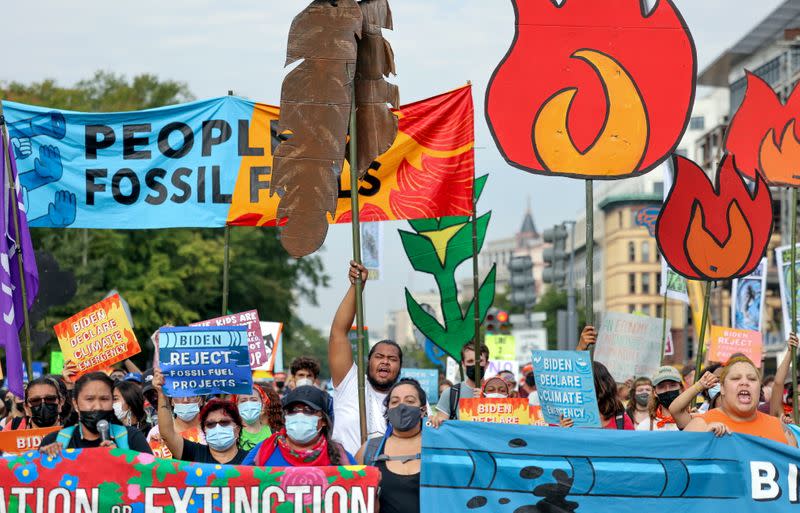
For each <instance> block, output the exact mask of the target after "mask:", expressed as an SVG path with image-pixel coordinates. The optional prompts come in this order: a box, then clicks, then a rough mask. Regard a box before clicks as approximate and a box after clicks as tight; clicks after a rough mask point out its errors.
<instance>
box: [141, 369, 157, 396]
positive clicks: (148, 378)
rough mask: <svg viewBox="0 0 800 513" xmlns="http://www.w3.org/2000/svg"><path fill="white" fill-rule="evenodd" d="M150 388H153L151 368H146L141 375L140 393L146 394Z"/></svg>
mask: <svg viewBox="0 0 800 513" xmlns="http://www.w3.org/2000/svg"><path fill="white" fill-rule="evenodd" d="M151 390H155V387H154V386H153V369H147V370H146V371H144V374H143V375H142V393H143V394H146V393H147V392H149V391H151Z"/></svg>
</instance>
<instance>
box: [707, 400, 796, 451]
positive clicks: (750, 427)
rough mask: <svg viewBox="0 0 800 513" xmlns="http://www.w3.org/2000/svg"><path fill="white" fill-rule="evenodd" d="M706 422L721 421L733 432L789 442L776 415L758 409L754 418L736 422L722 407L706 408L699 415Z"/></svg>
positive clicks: (783, 442)
mask: <svg viewBox="0 0 800 513" xmlns="http://www.w3.org/2000/svg"><path fill="white" fill-rule="evenodd" d="M701 418H702V419H703V420H704V421H705V422H706V424H711V423H712V422H721V423H722V424H725V425H726V426H728V428H730V430H731V431H732V432H734V433H742V434H744V435H753V436H760V437H761V438H769V439H770V440H774V441H776V442H779V443H782V444H785V443H789V441H788V440H787V439H786V434H785V433H784V431H783V425H782V424H781V421H780V420H779V419H778V418H777V417H772V416H771V415H767V414H765V413H761V412H760V411H756V418H755V419H753V420H751V421H748V422H738V421H736V420H733V419H732V418H730V417H729V416H728V415H727V414H726V413H725V412H724V411H722V408H714V409H713V410H708V412H706V413H705V414H704V415H703V416H702V417H701Z"/></svg>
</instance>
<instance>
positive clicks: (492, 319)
mask: <svg viewBox="0 0 800 513" xmlns="http://www.w3.org/2000/svg"><path fill="white" fill-rule="evenodd" d="M484 323H485V324H484V326H486V334H487V335H496V334H497V329H498V328H499V326H498V324H497V308H492V309H490V310H489V312H488V313H487V314H486V320H485V321H484Z"/></svg>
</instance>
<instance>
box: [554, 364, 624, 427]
mask: <svg viewBox="0 0 800 513" xmlns="http://www.w3.org/2000/svg"><path fill="white" fill-rule="evenodd" d="M592 369H593V370H594V389H595V394H596V395H597V407H598V409H599V410H600V426H601V427H602V428H603V429H619V430H628V431H632V430H634V429H635V428H634V426H633V422H632V421H631V418H630V417H629V416H628V414H627V413H625V408H624V406H623V405H622V401H620V400H619V395H618V394H617V382H616V381H614V378H613V377H611V373H610V372H608V368H607V367H606V366H605V365H603V364H602V363H600V362H592ZM560 424H561V427H572V426H573V425H574V422H573V421H572V419H569V418H566V417H564V418H562V419H561V422H560Z"/></svg>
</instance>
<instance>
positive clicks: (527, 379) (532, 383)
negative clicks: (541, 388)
mask: <svg viewBox="0 0 800 513" xmlns="http://www.w3.org/2000/svg"><path fill="white" fill-rule="evenodd" d="M525 384H526V385H528V386H529V387H535V386H536V378H534V377H533V374H528V375H527V376H525Z"/></svg>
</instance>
